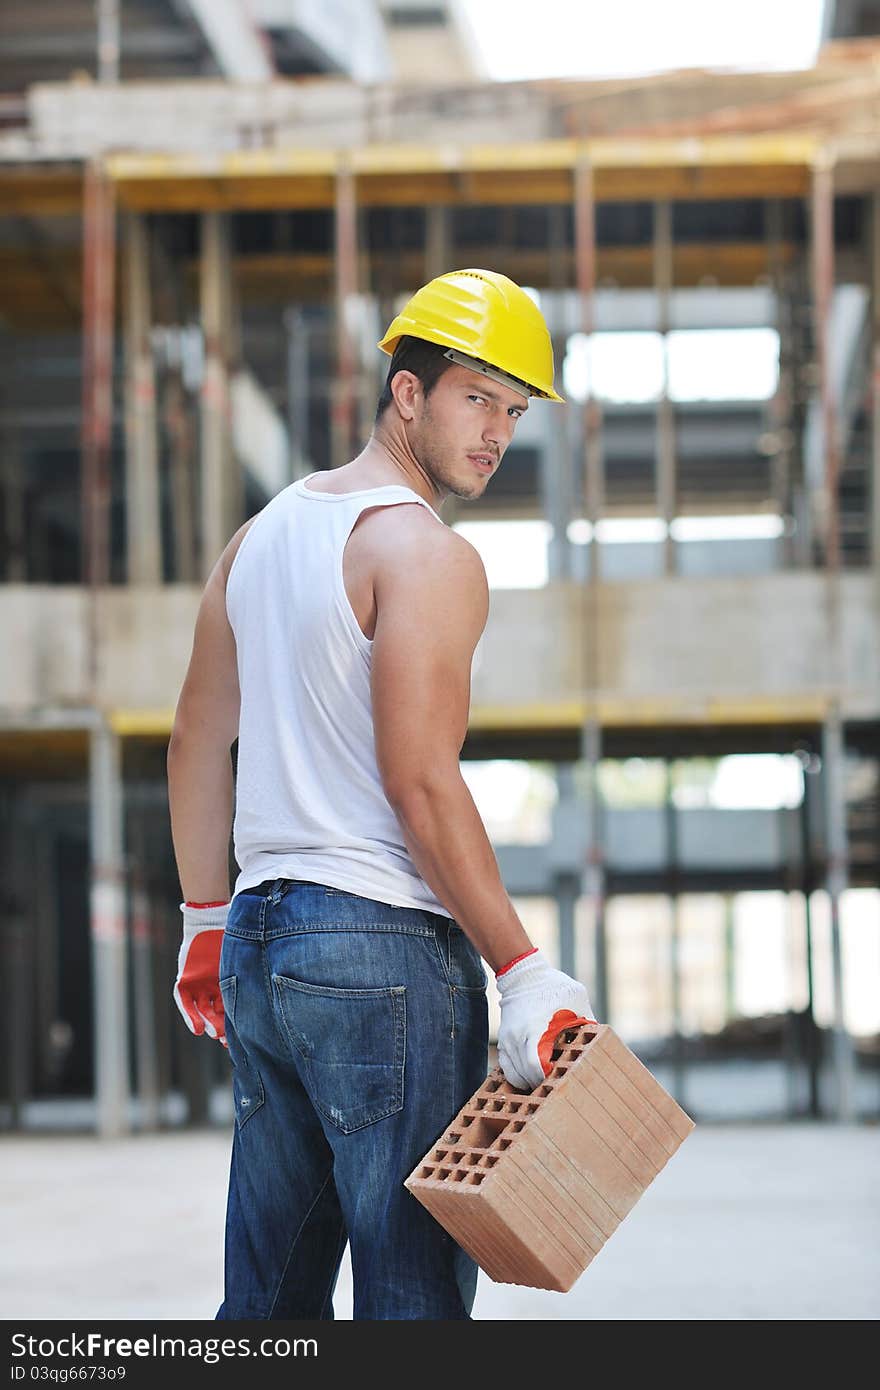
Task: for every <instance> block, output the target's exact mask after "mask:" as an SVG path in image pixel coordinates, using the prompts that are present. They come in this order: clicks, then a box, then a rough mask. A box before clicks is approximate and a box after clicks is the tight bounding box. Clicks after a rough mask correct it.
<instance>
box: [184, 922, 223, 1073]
mask: <svg viewBox="0 0 880 1390" xmlns="http://www.w3.org/2000/svg"><path fill="white" fill-rule="evenodd" d="M180 910H181V912H182V913H183V940H182V941H181V943H180V951H179V953H178V956H177V979H176V980H175V982H174V1002H175V1004H176V1005H177V1007H178V1009H179V1010H180V1012H181V1013H182V1014H183V1019H184V1022H185V1023H186V1026H187V1028H188V1029H189V1031H190V1032H191V1033H195V1034H196V1036H197V1037H201V1035H202V1033H207V1035H208V1037H209V1038H216V1039H217V1041H218V1042H221V1043H222V1044H223V1046H224V1047H225V1046H226V1019H225V1016H224V1013H223V999H222V997H221V994H220V951H221V948H222V946H223V932H224V930H225V928H226V917H227V915H228V913H229V903H181V904H180Z"/></svg>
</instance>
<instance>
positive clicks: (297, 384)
mask: <svg viewBox="0 0 880 1390" xmlns="http://www.w3.org/2000/svg"><path fill="white" fill-rule="evenodd" d="M284 329H285V333H286V334H287V439H288V447H289V449H290V476H291V478H304V477H305V476H306V475H307V474H308V473H310V472H312V471H313V470H312V462H311V452H310V442H309V323H308V319H307V318H306V316H305V314H304V313H303V311H302V309H300V308H297V307H295V306H293V305H291V307H290V308H289V309H287V310H286V311H285V314H284ZM377 355H379V354H377Z"/></svg>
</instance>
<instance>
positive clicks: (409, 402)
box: [390, 369, 422, 420]
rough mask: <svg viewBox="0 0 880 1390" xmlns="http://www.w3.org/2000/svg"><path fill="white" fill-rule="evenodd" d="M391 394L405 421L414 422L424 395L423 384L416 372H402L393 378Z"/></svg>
mask: <svg viewBox="0 0 880 1390" xmlns="http://www.w3.org/2000/svg"><path fill="white" fill-rule="evenodd" d="M390 390H391V394H392V396H393V397H394V403H395V405H396V406H397V409H398V410H399V411H400V414H401V416H402V417H403V419H404V420H412V418H413V417H414V415H415V413H416V409H417V407H418V403H419V399H420V397H421V395H422V383H421V382H420V381H419V378H418V377H417V376H416V375H415V373H414V372H408V371H405V370H403V369H402V370H401V371H399V372H395V373H394V376H393V377H392V378H391V387H390Z"/></svg>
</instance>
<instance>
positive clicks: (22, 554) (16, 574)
mask: <svg viewBox="0 0 880 1390" xmlns="http://www.w3.org/2000/svg"><path fill="white" fill-rule="evenodd" d="M0 470H2V474H0V476H2V487H3V502H4V506H3V517H4V528H5V533H4V536H3V547H2V548H3V554H4V555H5V556H6V565H5V569H4V574H3V578H4V579H5V580H6V582H7V584H23V583H24V582H25V580H26V578H27V534H26V528H25V506H24V501H25V479H24V468H23V466H22V457H21V435H20V433H19V429H18V426H16V425H14V424H12V423H11V422H10V423H9V424H8V425H7V426H6V427H5V429H3V430H2V432H0Z"/></svg>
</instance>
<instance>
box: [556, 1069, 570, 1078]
mask: <svg viewBox="0 0 880 1390" xmlns="http://www.w3.org/2000/svg"><path fill="white" fill-rule="evenodd" d="M567 1071H568V1067H556V1068H555V1073H556V1075H557V1076H564V1075H565V1073H566V1072H567Z"/></svg>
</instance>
